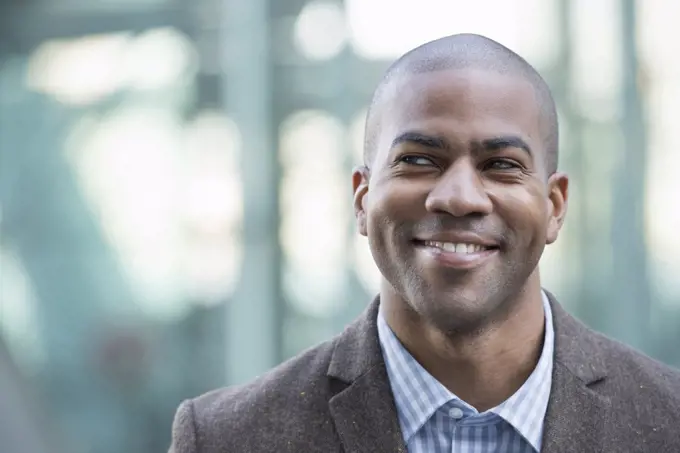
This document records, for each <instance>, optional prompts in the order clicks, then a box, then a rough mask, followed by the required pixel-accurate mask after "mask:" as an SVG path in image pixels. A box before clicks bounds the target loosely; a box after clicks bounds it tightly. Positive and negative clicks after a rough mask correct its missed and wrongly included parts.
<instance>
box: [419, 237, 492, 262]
mask: <svg viewBox="0 0 680 453" xmlns="http://www.w3.org/2000/svg"><path fill="white" fill-rule="evenodd" d="M414 245H415V247H416V248H417V249H418V250H419V251H421V252H423V253H424V254H425V256H426V257H427V258H428V259H431V260H433V261H435V262H436V263H437V264H438V265H442V266H445V267H451V268H457V269H471V268H474V267H477V266H479V265H481V264H482V263H483V262H485V261H486V260H487V259H489V258H491V257H492V256H493V255H495V254H496V253H498V251H499V247H498V246H496V245H486V244H479V243H472V242H467V243H466V242H445V241H426V240H415V241H414Z"/></svg>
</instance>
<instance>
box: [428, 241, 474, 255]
mask: <svg viewBox="0 0 680 453" xmlns="http://www.w3.org/2000/svg"><path fill="white" fill-rule="evenodd" d="M425 245H426V246H428V247H434V248H438V249H440V250H443V251H445V252H450V253H477V252H481V251H482V250H485V247H484V246H482V245H479V244H454V243H453V242H438V241H425Z"/></svg>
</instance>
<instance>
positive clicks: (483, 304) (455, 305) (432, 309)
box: [415, 291, 499, 333]
mask: <svg viewBox="0 0 680 453" xmlns="http://www.w3.org/2000/svg"><path fill="white" fill-rule="evenodd" d="M466 293H467V294H466ZM420 299H421V300H419V301H417V302H416V304H415V305H416V311H417V312H418V313H419V314H420V315H421V317H422V318H423V319H424V320H425V321H426V322H427V323H428V324H431V325H433V326H435V327H436V328H437V329H438V330H440V331H442V332H446V333H473V332H475V331H479V330H483V329H484V327H485V326H486V325H488V324H489V322H490V321H491V319H493V317H494V316H493V314H494V312H496V311H497V310H498V309H499V304H496V303H494V301H493V299H494V298H493V297H490V295H488V294H484V295H482V294H479V293H476V292H472V291H470V292H466V291H456V292H455V293H453V294H450V295H449V296H444V297H442V296H438V297H428V298H420Z"/></svg>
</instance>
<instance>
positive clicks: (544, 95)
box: [364, 34, 559, 174]
mask: <svg viewBox="0 0 680 453" xmlns="http://www.w3.org/2000/svg"><path fill="white" fill-rule="evenodd" d="M456 69H460V70H464V69H476V70H483V71H491V72H494V73H497V74H502V75H509V76H514V77H520V78H522V79H524V80H526V81H527V82H528V83H529V84H530V85H531V87H532V88H533V89H534V92H535V95H536V96H535V98H536V101H537V103H538V104H539V105H538V108H539V112H540V125H539V127H540V132H541V139H542V142H543V145H544V150H545V164H546V169H547V171H548V174H552V173H554V172H555V171H557V161H558V140H559V137H558V125H557V112H556V108H555V102H554V100H553V98H552V95H551V93H550V89H549V87H548V85H547V83H546V82H545V81H544V80H543V78H542V77H541V76H540V74H539V73H538V72H537V71H536V70H535V69H534V68H533V67H532V66H531V65H530V64H529V63H527V61H526V60H524V59H523V58H522V57H520V56H519V55H517V54H516V53H515V52H513V51H512V50H510V49H508V48H507V47H505V46H503V45H501V44H499V43H497V42H496V41H493V40H491V39H489V38H486V37H484V36H480V35H474V34H460V35H452V36H447V37H444V38H440V39H437V40H435V41H431V42H428V43H426V44H423V45H421V46H419V47H416V48H415V49H413V50H411V51H409V52H408V53H406V54H405V55H403V56H402V57H401V58H399V59H398V60H397V61H395V62H394V63H393V64H392V65H391V66H390V67H389V68H388V70H387V72H386V73H385V76H384V77H383V79H382V81H381V82H380V84H379V85H378V87H377V89H376V91H375V94H374V95H373V100H372V102H371V106H370V107H369V110H368V116H367V118H366V131H365V142H364V164H365V165H366V166H367V167H370V166H371V163H372V161H373V158H374V156H375V151H376V146H377V140H376V137H377V135H378V134H379V131H380V126H381V108H380V107H381V105H382V103H383V100H384V98H385V94H386V93H387V92H388V91H389V90H390V89H391V88H393V87H394V85H395V84H396V83H397V81H398V80H402V79H403V78H404V77H407V76H410V75H415V74H423V73H428V72H436V71H443V70H456Z"/></svg>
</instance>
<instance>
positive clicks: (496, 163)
mask: <svg viewBox="0 0 680 453" xmlns="http://www.w3.org/2000/svg"><path fill="white" fill-rule="evenodd" d="M517 168H520V165H519V164H517V163H515V162H513V161H511V160H507V159H495V160H492V161H490V162H487V163H486V164H485V165H484V169H485V170H515V169H517Z"/></svg>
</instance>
